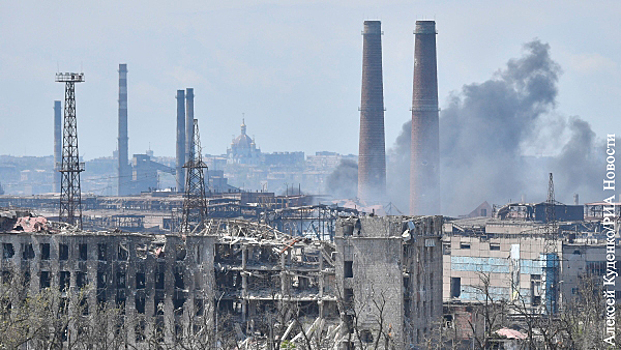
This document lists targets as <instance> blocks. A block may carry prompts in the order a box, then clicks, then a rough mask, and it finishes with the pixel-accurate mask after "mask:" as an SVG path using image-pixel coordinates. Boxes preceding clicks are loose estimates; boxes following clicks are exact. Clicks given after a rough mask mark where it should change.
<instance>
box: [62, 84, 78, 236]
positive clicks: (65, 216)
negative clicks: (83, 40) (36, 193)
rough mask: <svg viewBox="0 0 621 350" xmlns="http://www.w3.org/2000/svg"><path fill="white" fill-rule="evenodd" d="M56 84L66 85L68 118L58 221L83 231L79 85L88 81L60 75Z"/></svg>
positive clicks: (65, 130) (66, 115) (65, 126)
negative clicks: (76, 111) (79, 146)
mask: <svg viewBox="0 0 621 350" xmlns="http://www.w3.org/2000/svg"><path fill="white" fill-rule="evenodd" d="M56 82H57V83H65V118H64V124H63V150H62V159H61V163H60V166H58V165H57V166H58V171H59V172H60V173H61V182H60V213H59V214H58V219H59V220H60V221H63V222H67V223H69V224H72V225H76V226H78V228H80V229H82V192H81V189H80V173H81V172H82V171H84V163H80V153H79V152H78V119H77V117H76V113H75V83H81V82H84V73H56Z"/></svg>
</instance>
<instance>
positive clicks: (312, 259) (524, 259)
mask: <svg viewBox="0 0 621 350" xmlns="http://www.w3.org/2000/svg"><path fill="white" fill-rule="evenodd" d="M383 34H384V33H383V31H382V26H381V22H380V21H376V20H373V21H364V23H363V29H362V67H361V68H362V80H361V100H360V106H359V112H360V114H359V118H360V119H359V121H360V124H359V140H358V142H359V143H358V147H359V148H358V155H341V154H338V153H335V152H329V151H320V152H317V153H316V154H315V155H305V154H304V153H303V152H299V151H283V152H272V153H266V152H262V151H261V148H260V147H259V145H258V144H257V140H259V141H260V140H261V136H259V138H255V137H254V136H253V137H251V136H249V135H248V129H249V128H252V126H253V125H252V124H251V123H248V124H249V125H247V124H246V119H245V118H244V116H242V117H241V118H240V122H241V125H240V130H239V132H240V133H239V135H238V136H235V137H234V138H233V139H232V141H231V144H230V145H223V147H224V146H226V153H222V154H219V155H210V154H205V153H204V152H203V148H202V147H201V142H202V141H201V136H203V137H205V136H207V137H209V136H208V135H210V134H211V133H214V132H216V131H214V130H211V129H208V128H204V129H203V130H204V131H203V133H202V135H201V132H200V128H199V124H200V122H201V116H202V115H204V114H203V111H199V110H195V104H194V103H195V99H197V100H198V101H200V99H201V98H202V97H201V95H200V94H201V92H200V91H198V90H197V92H196V93H197V95H196V96H195V91H194V88H191V87H186V88H183V89H177V90H176V116H171V118H173V117H174V118H175V120H176V130H174V131H171V135H170V137H171V138H172V137H175V140H176V142H175V147H176V149H175V150H174V154H175V157H156V156H155V155H154V154H153V152H152V151H150V150H149V151H146V152H145V153H144V154H133V155H132V156H131V157H130V154H129V144H130V142H131V137H130V134H129V132H128V120H129V119H130V118H131V116H132V114H131V108H129V107H128V106H131V104H128V101H131V96H130V95H128V85H129V86H131V75H129V73H128V72H129V71H128V65H127V64H125V63H121V64H119V66H118V83H119V85H118V86H119V88H118V140H117V149H116V150H115V151H114V153H113V155H112V156H110V157H105V158H102V159H98V160H92V161H90V162H84V160H83V159H82V158H80V153H79V149H78V134H79V133H78V123H77V121H78V119H79V116H80V113H79V108H78V107H79V103H78V102H79V98H77V97H76V85H77V83H85V84H86V79H85V74H84V73H82V72H80V73H74V72H69V73H57V74H56V82H59V83H63V84H64V86H65V99H64V113H63V108H62V105H63V104H62V103H61V101H54V109H53V110H54V149H53V156H52V157H47V158H45V160H40V161H41V162H43V163H45V164H44V165H43V166H41V167H42V168H46V169H47V170H41V169H39V170H41V171H38V170H36V169H35V168H36V167H34V168H32V167H31V168H32V169H23V170H18V168H19V167H18V166H17V165H15V164H17V162H23V163H24V164H25V163H26V162H28V161H32V160H28V159H21V160H18V159H12V160H11V161H12V162H15V163H14V164H13V165H11V166H10V165H6V164H8V162H7V163H5V165H3V166H2V167H0V176H2V178H1V180H2V181H1V183H2V184H1V186H0V244H1V245H2V251H1V254H2V259H1V260H0V277H1V282H2V289H1V290H0V320H1V321H2V324H3V326H4V325H6V326H5V327H0V347H3V346H4V345H5V344H4V343H3V341H4V342H6V344H8V345H6V347H7V348H14V349H33V348H50V349H64V348H71V347H77V348H98V347H97V344H102V343H105V344H111V345H110V348H132V349H153V348H157V349H160V348H171V349H173V348H174V349H207V348H209V349H309V350H310V349H339V350H349V349H386V350H388V349H471V348H477V349H535V348H542V349H543V348H546V349H552V348H574V349H582V348H588V347H585V346H586V345H585V344H588V343H589V342H595V341H600V340H601V339H602V338H603V337H604V336H605V334H604V333H602V331H601V330H599V329H598V330H597V332H595V331H593V332H589V331H587V327H591V326H593V324H597V325H599V324H600V320H599V319H598V318H597V317H593V315H597V314H598V313H602V312H605V311H602V310H605V309H602V307H604V305H605V304H604V303H603V302H602V300H600V299H597V298H599V296H600V295H601V294H602V293H601V292H602V291H601V289H598V288H600V287H601V278H602V277H603V276H606V275H607V274H609V273H610V271H611V270H610V266H611V265H610V264H607V263H606V262H607V259H608V261H609V262H610V259H609V258H608V256H609V255H610V254H613V253H614V254H617V255H618V254H620V253H621V250H620V247H619V236H618V233H617V232H616V231H615V232H613V233H612V235H611V234H610V230H609V229H607V226H606V225H609V224H610V223H611V222H614V224H615V225H618V224H619V219H620V214H621V205H620V204H619V203H617V202H615V201H614V200H610V201H605V202H595V203H583V204H580V203H579V200H578V196H577V195H576V196H575V201H574V203H573V204H564V203H561V202H559V201H557V200H556V196H555V184H554V175H553V174H552V173H549V174H548V173H546V176H548V180H549V181H548V184H547V185H548V187H547V188H548V191H547V198H546V200H545V201H543V202H536V203H527V202H526V201H525V200H521V201H511V202H510V203H493V204H492V205H490V204H488V203H487V202H484V203H482V204H481V205H480V206H478V207H477V208H476V209H474V210H473V211H472V212H471V213H469V214H466V215H461V216H458V217H455V216H448V215H442V211H441V200H440V198H441V188H440V187H441V186H440V183H441V181H440V180H441V173H440V164H441V163H440V160H441V158H442V154H441V151H440V150H441V148H440V139H441V132H442V131H443V130H441V129H440V110H439V103H438V64H437V52H436V36H437V34H438V33H437V31H436V23H435V21H432V20H420V21H416V24H415V29H414V58H413V90H412V104H411V134H410V135H409V136H410V144H409V147H408V148H409V152H410V153H409V154H408V157H407V158H408V159H409V164H408V163H407V162H405V163H406V164H405V166H404V167H405V168H409V170H410V171H409V174H405V175H403V176H405V177H407V178H408V179H409V188H407V187H404V188H401V189H400V194H401V196H402V197H403V198H404V199H406V200H407V201H408V202H409V208H402V209H406V210H405V211H408V213H407V214H405V213H403V212H401V211H400V210H399V208H396V207H395V205H394V203H392V202H391V198H390V194H389V193H388V190H387V187H388V186H389V183H388V180H387V179H388V174H387V158H388V156H389V155H388V154H387V152H386V140H385V130H384V123H385V106H384V78H383V66H382V65H383V63H382V59H383V52H382V35H383ZM352 40H353V39H352ZM404 74H405V73H404ZM356 84H357V83H356ZM173 91H174V89H171V96H172V92H173ZM408 102H409V101H408ZM170 103H171V104H172V103H173V101H172V97H171V101H170ZM354 108H355V106H354ZM203 120H204V119H203ZM205 124H206V122H205V123H204V124H203V125H205ZM138 132H141V131H138ZM613 146H614V142H613ZM171 153H172V152H171ZM48 158H49V159H48ZM0 160H2V159H1V158H0ZM35 161H36V160H35ZM35 161H33V162H35ZM347 161H349V162H353V163H354V164H356V163H357V169H354V170H352V169H350V170H352V172H353V173H355V174H354V175H357V181H354V180H352V178H350V177H348V178H346V180H344V181H342V182H339V183H345V182H348V185H353V186H355V188H356V190H357V193H356V194H355V196H354V197H355V198H340V197H339V196H338V195H337V194H336V193H329V192H328V191H327V190H326V189H327V188H328V186H327V182H329V181H330V179H331V176H333V174H335V173H336V172H337V169H339V168H340V167H342V166H343V164H344V163H346V162H347ZM29 166H30V165H29ZM89 166H92V167H93V168H94V169H96V170H93V172H92V173H91V175H89V176H87V177H85V176H84V174H86V173H87V171H88V170H89ZM52 169H53V171H52ZM332 178H333V177H332ZM456 181H457V179H456ZM37 182H38V183H39V187H37V186H34V185H26V184H27V183H37ZM85 184H86V186H87V187H88V190H84V188H85ZM28 186H30V187H28ZM490 186H491V185H490ZM3 189H4V194H3V192H2V191H3ZM97 191H99V193H96V192H97ZM611 242H612V243H611ZM615 271H616V267H615ZM594 279H597V283H599V284H597V288H596V287H594V285H593V284H587V282H588V281H591V282H592V281H593V280H594ZM587 287H590V288H591V289H587ZM611 293H612V294H611ZM608 295H609V296H610V295H614V298H612V297H611V298H612V299H614V303H612V305H618V303H619V300H621V285H619V286H615V289H614V291H612V292H610V291H608ZM585 300H587V301H589V302H592V303H593V309H588V310H587V309H584V308H583V306H578V305H581V304H582V305H585V304H587V302H586V301H585ZM593 300H595V301H593ZM609 300H611V299H610V298H609ZM609 300H607V302H609V303H610V301H609ZM50 305H52V307H51V306H50ZM608 305H611V304H608ZM580 312H585V313H589V314H588V315H589V317H591V318H589V319H585V318H584V317H583V316H584V315H585V314H581V313H580ZM40 315H44V316H40ZM570 316H571V317H573V318H571V317H570ZM42 319H45V320H48V321H46V322H42V321H41V320H42ZM617 319H618V317H617ZM578 320H580V321H578ZM580 322H582V323H580ZM587 322H590V323H588V324H587ZM552 331H553V332H554V334H551V333H550V332H552ZM2 332H4V333H2ZM9 335H10V337H9ZM3 337H4V338H5V339H7V340H2V339H3ZM9 339H10V340H9ZM9 341H10V342H11V343H10V344H9ZM112 344H113V345H112Z"/></svg>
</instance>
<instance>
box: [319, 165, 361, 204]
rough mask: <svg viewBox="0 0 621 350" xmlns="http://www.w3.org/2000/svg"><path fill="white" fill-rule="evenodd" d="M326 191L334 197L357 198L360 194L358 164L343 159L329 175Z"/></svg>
mask: <svg viewBox="0 0 621 350" xmlns="http://www.w3.org/2000/svg"><path fill="white" fill-rule="evenodd" d="M326 182H327V183H326V191H327V192H328V194H330V195H331V196H332V197H334V198H349V199H352V198H356V196H357V195H358V164H357V163H356V162H354V161H353V160H348V159H343V160H341V163H339V165H338V166H337V167H336V169H334V171H333V172H332V173H331V174H330V175H328V178H327V179H326Z"/></svg>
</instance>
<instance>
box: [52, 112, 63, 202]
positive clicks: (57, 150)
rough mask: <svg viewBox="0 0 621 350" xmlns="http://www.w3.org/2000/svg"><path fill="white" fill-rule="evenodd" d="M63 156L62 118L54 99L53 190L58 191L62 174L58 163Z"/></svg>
mask: <svg viewBox="0 0 621 350" xmlns="http://www.w3.org/2000/svg"><path fill="white" fill-rule="evenodd" d="M62 156H63V118H62V107H61V105H60V101H54V170H55V172H54V192H56V193H60V181H61V176H62V174H61V173H60V171H58V170H59V169H60V163H61V159H62Z"/></svg>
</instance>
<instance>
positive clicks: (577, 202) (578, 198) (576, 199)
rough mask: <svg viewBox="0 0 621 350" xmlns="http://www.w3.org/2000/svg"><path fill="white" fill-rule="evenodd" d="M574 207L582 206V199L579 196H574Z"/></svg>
mask: <svg viewBox="0 0 621 350" xmlns="http://www.w3.org/2000/svg"><path fill="white" fill-rule="evenodd" d="M574 205H580V197H579V196H578V194H577V193H576V194H574Z"/></svg>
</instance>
